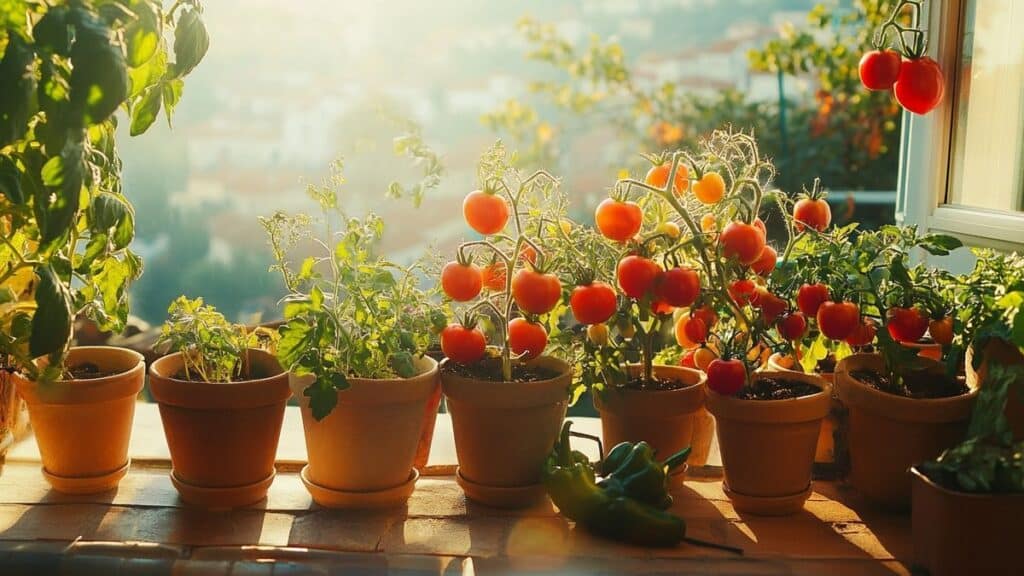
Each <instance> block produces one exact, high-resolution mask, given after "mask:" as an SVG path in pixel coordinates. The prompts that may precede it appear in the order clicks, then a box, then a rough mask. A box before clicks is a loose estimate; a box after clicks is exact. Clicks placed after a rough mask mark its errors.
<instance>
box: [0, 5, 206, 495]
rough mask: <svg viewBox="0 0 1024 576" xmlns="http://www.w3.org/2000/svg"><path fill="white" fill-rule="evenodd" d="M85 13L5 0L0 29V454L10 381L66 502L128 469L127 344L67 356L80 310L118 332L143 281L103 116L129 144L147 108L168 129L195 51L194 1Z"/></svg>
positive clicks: (13, 424) (17, 427) (146, 118)
mask: <svg viewBox="0 0 1024 576" xmlns="http://www.w3.org/2000/svg"><path fill="white" fill-rule="evenodd" d="M99 4H101V3H99V2H92V1H83V2H72V3H66V2H65V3H58V5H54V3H39V2H36V3H18V4H17V5H15V7H14V8H13V11H14V13H18V15H19V16H20V17H19V18H15V19H13V20H12V19H7V20H8V21H7V22H6V23H5V26H4V27H3V29H2V30H0V47H2V49H3V57H2V59H0V86H3V97H2V98H0V119H2V122H0V228H2V237H3V243H2V245H0V406H2V408H0V457H2V456H3V452H4V451H5V447H6V445H8V444H9V436H7V435H6V434H5V431H6V432H8V433H9V432H11V431H19V432H20V431H23V430H24V429H25V424H24V422H22V421H20V419H21V418H23V416H22V415H23V414H24V412H23V411H22V410H21V409H20V407H19V401H18V400H16V399H15V398H13V389H14V388H15V387H16V388H17V390H18V394H20V396H21V397H22V398H23V399H24V400H25V402H26V404H27V407H28V414H29V416H30V418H31V420H32V422H33V427H34V429H35V432H36V437H37V441H38V444H39V451H40V456H41V457H42V462H43V474H44V476H45V477H46V478H47V480H48V481H49V482H50V484H51V485H52V486H53V487H54V488H55V489H57V490H60V491H64V492H76V493H84V492H98V491H103V490H108V489H111V488H113V487H114V486H116V485H117V483H118V481H119V480H120V479H121V478H122V477H123V476H124V474H125V473H126V472H127V470H128V466H129V462H128V439H129V437H130V435H131V428H132V420H133V417H134V407H135V398H136V395H137V394H138V392H139V391H140V390H141V389H142V384H143V380H144V376H145V374H144V366H143V364H142V360H141V357H140V356H139V355H137V354H135V353H134V352H131V351H129V350H121V349H111V348H104V347H81V348H71V341H72V336H73V334H72V326H73V322H74V320H75V318H76V317H78V316H80V315H81V316H86V317H88V318H89V319H91V320H92V321H94V322H95V323H96V325H97V326H99V328H100V329H101V330H104V331H109V332H119V331H120V330H122V329H123V327H124V325H125V323H126V321H127V316H128V294H127V291H128V286H129V284H130V283H131V282H132V281H133V280H135V279H136V278H138V276H139V274H140V273H141V272H142V263H141V261H140V260H139V258H138V256H136V255H135V254H133V253H132V252H131V251H130V250H129V248H128V247H129V245H130V244H131V242H132V240H133V238H134V234H135V216H134V212H133V209H132V207H131V205H130V204H129V202H128V200H127V198H126V197H125V196H124V195H123V194H122V193H121V161H120V159H119V158H118V154H117V147H116V142H115V128H116V124H117V123H116V121H115V118H114V117H113V115H114V113H115V112H116V111H117V110H118V109H123V110H125V111H126V112H127V113H128V118H129V120H130V124H131V127H130V133H131V134H132V135H133V136H134V135H137V134H141V133H142V132H144V131H145V130H146V129H147V128H148V127H149V126H150V125H151V124H152V123H153V122H154V121H155V119H156V118H157V113H158V112H159V110H160V107H161V101H163V102H164V104H163V107H164V109H165V111H166V113H167V117H168V119H170V118H171V115H172V111H173V109H174V107H175V105H176V104H177V102H178V99H179V98H180V97H181V90H182V86H183V83H184V76H185V75H186V74H188V73H189V72H190V71H191V70H192V69H193V68H194V67H195V66H196V65H197V64H198V63H199V61H200V60H201V59H202V57H203V55H204V54H205V52H206V48H207V45H208V37H207V35H206V30H205V28H204V26H203V22H202V19H201V17H200V13H201V7H200V5H199V3H198V2H191V1H190V2H180V3H178V4H176V5H175V6H174V7H173V8H172V9H171V10H169V11H168V12H166V13H161V7H160V3H159V2H156V1H152V0H145V1H138V2H132V3H129V4H128V5H125V6H119V7H118V8H117V9H115V10H109V9H108V8H110V6H100V5H99ZM171 34H173V36H174V40H173V49H171V47H170V46H169V44H170V35H171ZM169 60H173V62H169ZM165 95H167V96H165ZM8 378H10V379H11V380H12V381H13V384H14V385H15V386H11V385H10V384H11V382H8ZM5 439H7V441H5Z"/></svg>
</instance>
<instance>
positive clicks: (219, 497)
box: [171, 470, 277, 509]
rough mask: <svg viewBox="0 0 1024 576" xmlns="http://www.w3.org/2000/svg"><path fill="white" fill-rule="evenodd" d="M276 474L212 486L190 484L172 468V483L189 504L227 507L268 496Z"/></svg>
mask: <svg viewBox="0 0 1024 576" xmlns="http://www.w3.org/2000/svg"><path fill="white" fill-rule="evenodd" d="M276 475H277V471H276V470H275V471H272V472H271V473H270V476H267V477H266V478H264V479H263V480H260V481H259V482H254V483H252V484H247V485H245V486H224V487H218V488H211V487H209V486H197V485H195V484H189V483H188V482H185V481H183V480H181V479H180V478H178V476H177V475H176V474H175V473H174V470H171V483H172V484H174V487H175V488H176V489H177V490H178V495H179V496H181V499H182V500H184V501H185V502H187V503H188V504H192V505H195V506H201V507H203V508H210V509H226V508H239V507H241V506H248V505H250V504H255V503H256V502H259V501H260V500H263V499H264V498H266V497H267V490H268V489H269V488H270V485H271V484H273V483H274V476H276Z"/></svg>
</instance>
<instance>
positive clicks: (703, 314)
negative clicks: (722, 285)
mask: <svg viewBox="0 0 1024 576" xmlns="http://www.w3.org/2000/svg"><path fill="white" fill-rule="evenodd" d="M690 315H691V316H693V317H694V318H700V319H701V320H703V321H704V325H705V326H707V327H708V329H709V330H710V329H711V328H714V327H715V324H717V323H718V314H716V313H715V310H714V309H713V308H711V307H710V306H702V307H700V308H697V309H696V310H694V311H693V312H691V313H690Z"/></svg>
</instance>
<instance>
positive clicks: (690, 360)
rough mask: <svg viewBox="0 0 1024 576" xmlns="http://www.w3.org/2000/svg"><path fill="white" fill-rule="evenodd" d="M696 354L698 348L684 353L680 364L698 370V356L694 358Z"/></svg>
mask: <svg viewBox="0 0 1024 576" xmlns="http://www.w3.org/2000/svg"><path fill="white" fill-rule="evenodd" d="M696 354H697V351H696V350H687V351H686V352H684V353H683V355H682V357H680V358H679V365H680V366H682V367H683V368H693V369H694V370H696V369H697V360H696V358H694V356H696Z"/></svg>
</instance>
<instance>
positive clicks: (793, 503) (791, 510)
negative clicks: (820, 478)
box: [722, 481, 811, 516]
mask: <svg viewBox="0 0 1024 576" xmlns="http://www.w3.org/2000/svg"><path fill="white" fill-rule="evenodd" d="M722 491H723V492H725V495H726V496H728V497H729V500H730V501H731V502H732V506H733V508H735V509H736V511H737V512H745V513H747V514H753V515H755V516H788V515H790V514H796V513H797V512H799V511H800V510H802V509H803V507H804V502H806V501H807V499H808V498H809V497H810V496H811V485H810V484H808V485H807V489H806V490H804V491H803V492H798V493H796V494H789V495H787V496H748V495H746V494H740V493H739V492H734V491H732V490H730V489H729V485H728V484H726V483H725V482H724V481H723V482H722Z"/></svg>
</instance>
